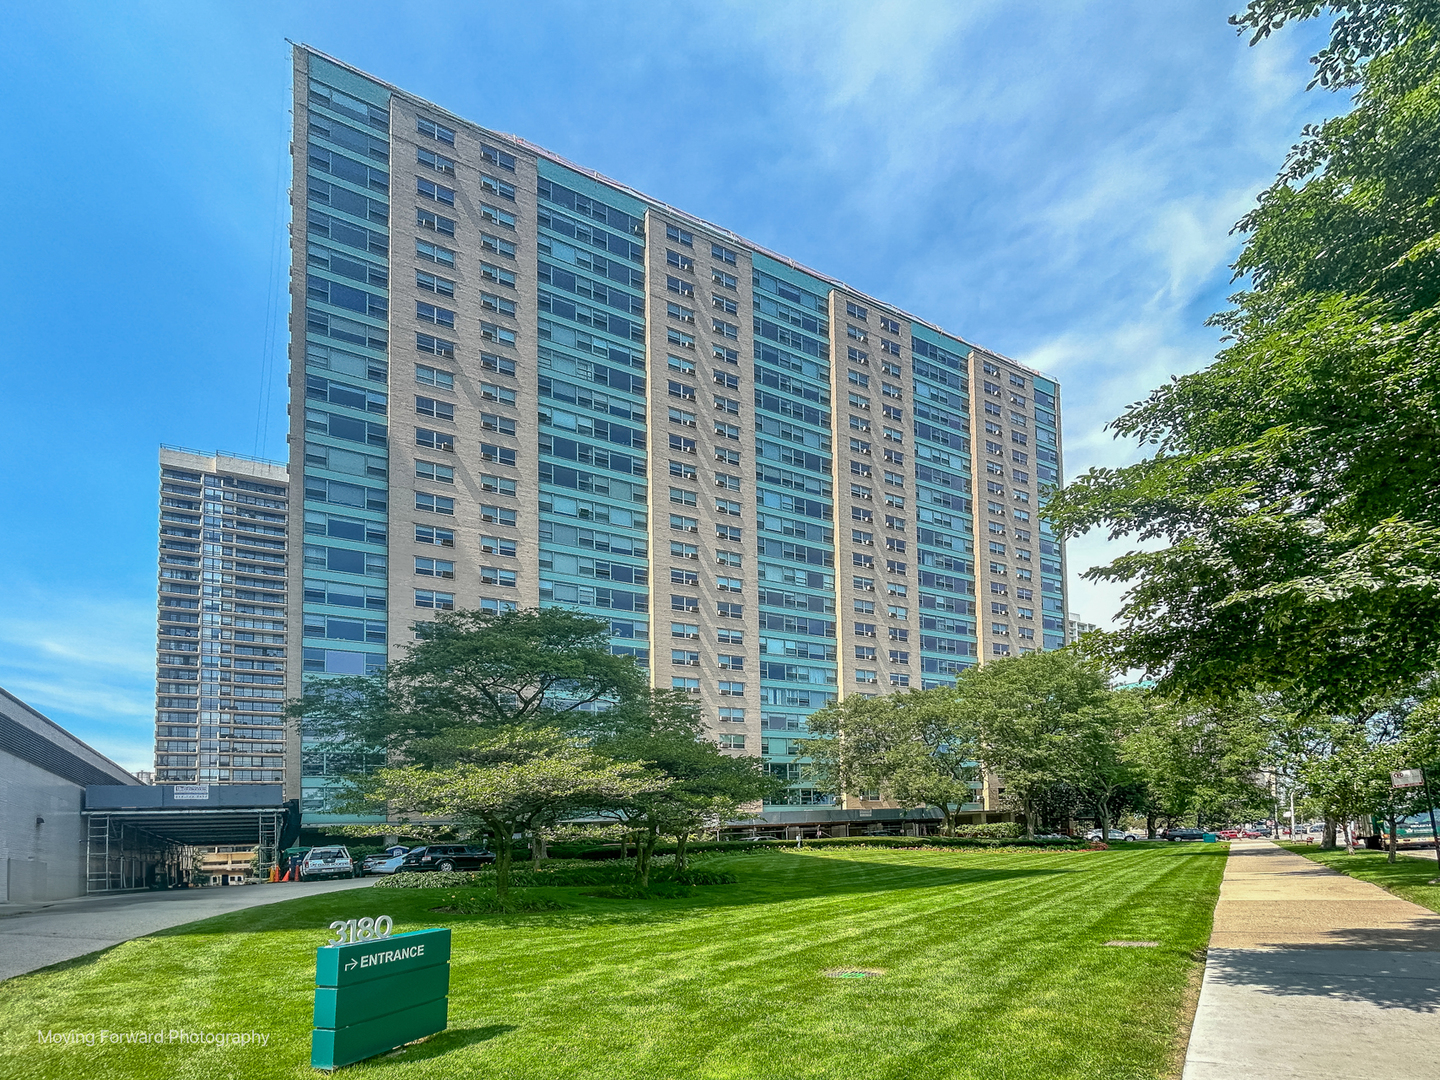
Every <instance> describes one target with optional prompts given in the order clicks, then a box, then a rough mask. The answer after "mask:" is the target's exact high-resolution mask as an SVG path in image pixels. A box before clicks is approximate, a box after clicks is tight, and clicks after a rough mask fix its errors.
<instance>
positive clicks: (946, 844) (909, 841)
mask: <svg viewBox="0 0 1440 1080" xmlns="http://www.w3.org/2000/svg"><path fill="white" fill-rule="evenodd" d="M791 843H792V844H793V843H794V841H791ZM1079 846H1080V841H1079V840H1024V839H1018V838H1017V839H1013V840H985V839H975V838H971V837H958V836H957V837H949V836H833V837H830V838H828V839H825V840H802V841H801V847H807V848H823V847H838V848H843V847H885V848H1017V847H1018V848H1074V847H1079Z"/></svg>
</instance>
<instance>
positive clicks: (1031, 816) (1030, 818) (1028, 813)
mask: <svg viewBox="0 0 1440 1080" xmlns="http://www.w3.org/2000/svg"><path fill="white" fill-rule="evenodd" d="M1024 813H1025V839H1026V840H1034V839H1035V802H1034V800H1033V799H1031V798H1030V797H1029V796H1026V798H1025V806H1024Z"/></svg>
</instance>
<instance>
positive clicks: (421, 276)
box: [415, 270, 455, 296]
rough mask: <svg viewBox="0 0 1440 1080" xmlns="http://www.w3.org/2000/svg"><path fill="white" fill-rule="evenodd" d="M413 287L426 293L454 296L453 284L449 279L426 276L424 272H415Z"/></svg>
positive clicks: (433, 275)
mask: <svg viewBox="0 0 1440 1080" xmlns="http://www.w3.org/2000/svg"><path fill="white" fill-rule="evenodd" d="M415 287H416V288H417V289H424V290H425V291H426V292H433V293H438V294H440V295H441V296H454V295H455V282H453V281H451V280H450V279H449V278H443V277H437V276H436V275H435V274H427V273H425V271H424V270H416V271H415Z"/></svg>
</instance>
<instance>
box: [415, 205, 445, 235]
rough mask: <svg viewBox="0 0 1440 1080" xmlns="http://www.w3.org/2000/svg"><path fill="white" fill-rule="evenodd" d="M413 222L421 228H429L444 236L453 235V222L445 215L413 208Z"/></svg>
mask: <svg viewBox="0 0 1440 1080" xmlns="http://www.w3.org/2000/svg"><path fill="white" fill-rule="evenodd" d="M415 224H416V225H417V226H419V227H420V228H422V229H430V230H431V231H432V232H439V233H444V234H445V235H446V236H454V235H455V222H454V221H453V220H451V219H450V218H447V217H442V216H441V215H439V214H435V213H432V212H431V211H429V210H421V209H420V208H419V207H418V206H417V207H416V208H415Z"/></svg>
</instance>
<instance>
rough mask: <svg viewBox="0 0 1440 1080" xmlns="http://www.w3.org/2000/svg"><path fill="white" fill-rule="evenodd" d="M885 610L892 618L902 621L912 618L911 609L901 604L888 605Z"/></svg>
mask: <svg viewBox="0 0 1440 1080" xmlns="http://www.w3.org/2000/svg"><path fill="white" fill-rule="evenodd" d="M885 612H886V614H887V615H889V616H890V618H892V619H899V620H900V621H901V622H904V621H905V620H906V619H908V618H910V609H909V608H907V607H902V606H901V605H899V604H890V605H888V606H887V607H886V609H885Z"/></svg>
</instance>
